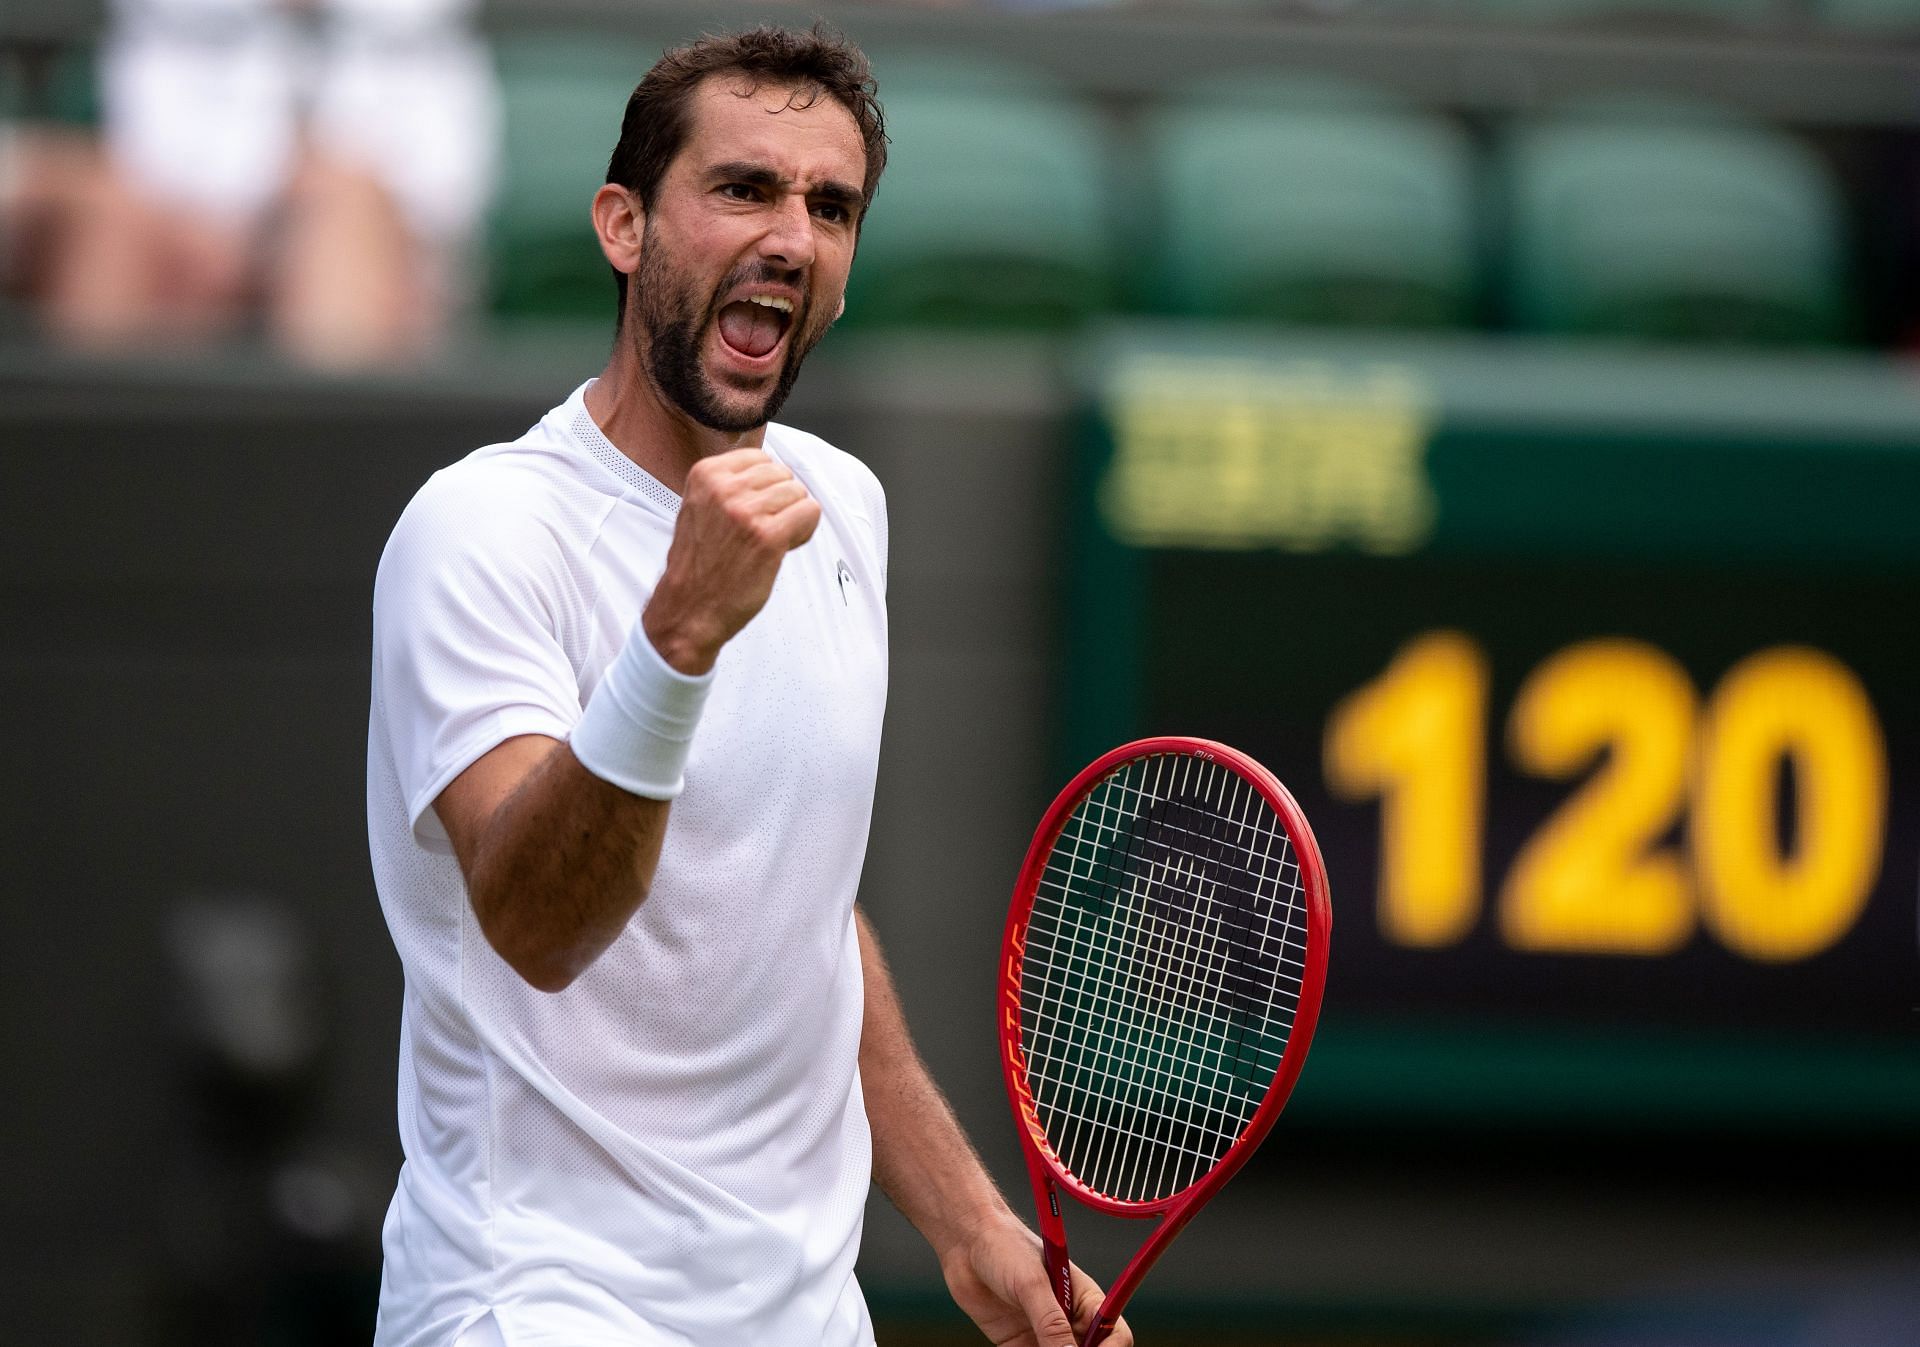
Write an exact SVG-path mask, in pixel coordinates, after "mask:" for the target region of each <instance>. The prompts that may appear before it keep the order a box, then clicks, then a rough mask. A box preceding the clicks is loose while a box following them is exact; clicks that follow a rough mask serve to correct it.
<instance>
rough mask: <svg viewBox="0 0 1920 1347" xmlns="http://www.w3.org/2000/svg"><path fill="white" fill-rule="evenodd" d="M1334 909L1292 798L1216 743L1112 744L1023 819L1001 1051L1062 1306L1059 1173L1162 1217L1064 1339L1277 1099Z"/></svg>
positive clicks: (1307, 1038)
mask: <svg viewBox="0 0 1920 1347" xmlns="http://www.w3.org/2000/svg"><path fill="white" fill-rule="evenodd" d="M1331 921H1332V915H1331V912H1330V909H1329V906H1328V900H1327V876H1326V868H1325V866H1324V865H1323V864H1322V863H1321V860H1320V849H1319V847H1318V845H1317V844H1316V843H1315V842H1314V840H1313V834H1312V832H1311V831H1309V830H1308V828H1307V821H1306V817H1305V816H1304V815H1303V814H1302V813H1301V812H1300V806H1299V805H1298V804H1296V803H1295V802H1294V799H1293V797H1292V796H1291V795H1289V794H1288V793H1287V789H1286V787H1285V786H1282V785H1281V784H1280V782H1279V781H1278V780H1276V779H1275V778H1274V776H1273V774H1272V773H1271V772H1269V771H1267V770H1266V769H1265V768H1264V767H1262V766H1260V764H1259V763H1257V762H1255V761H1253V759H1251V758H1249V757H1247V756H1246V755H1245V754H1243V753H1239V752H1236V751H1235V750H1233V749H1231V748H1228V747H1226V746H1225V745H1224V744H1216V743H1212V742H1210V741H1208V740H1205V739H1183V738H1157V739H1142V740H1140V741H1138V742H1137V743H1131V744H1126V745H1124V746H1122V747H1120V748H1116V749H1114V750H1113V751H1112V752H1110V753H1107V754H1105V755H1104V756H1102V757H1101V758H1099V759H1097V760H1096V761H1095V762H1093V763H1092V764H1091V765H1089V766H1088V767H1087V768H1086V770H1084V771H1082V772H1081V773H1080V774H1079V775H1078V776H1076V777H1075V778H1074V779H1073V781H1072V782H1071V783H1070V784H1069V785H1068V786H1067V788H1066V789H1065V790H1063V791H1061V792H1060V795H1059V798H1057V799H1056V800H1055V801H1054V802H1053V806H1052V807H1051V808H1050V809H1048V810H1047V814H1046V817H1045V818H1044V819H1042V820H1041V823H1040V827H1039V830H1038V831H1036V832H1035V833H1034V836H1033V845H1032V846H1031V847H1029V848H1028V850H1027V859H1026V864H1025V865H1024V866H1022V867H1021V870H1020V879H1019V882H1018V883H1017V884H1016V885H1015V887H1014V892H1013V903H1012V907H1011V909H1010V910H1009V911H1008V913H1007V930H1006V937H1005V940H1004V942H1003V944H1002V947H1001V971H1000V1063H1001V1067H1002V1069H1003V1071H1004V1073H1005V1075H1006V1082H1007V1096H1008V1099H1009V1101H1010V1102H1011V1103H1012V1105H1013V1112H1014V1117H1015V1119H1016V1121H1017V1123H1018V1125H1019V1132H1020V1141H1021V1145H1022V1147H1023V1148H1024V1150H1025V1152H1026V1159H1027V1172H1028V1174H1029V1175H1030V1177H1031V1178H1032V1180H1033V1196H1034V1203H1035V1206H1036V1207H1037V1209H1038V1215H1039V1222H1040V1238H1041V1243H1042V1245H1043V1247H1044V1250H1045V1258H1046V1267H1047V1275H1048V1279H1049V1280H1050V1281H1051V1283H1052V1285H1053V1291H1054V1295H1055V1296H1056V1297H1057V1298H1058V1299H1059V1301H1060V1305H1061V1308H1062V1309H1064V1310H1065V1311H1066V1312H1067V1318H1068V1320H1069V1321H1071V1320H1072V1318H1073V1299H1072V1276H1071V1272H1070V1270H1069V1264H1068V1262H1067V1235H1066V1225H1065V1223H1064V1222H1063V1220H1062V1219H1061V1211H1060V1194H1061V1192H1063V1191H1064V1192H1065V1193H1066V1194H1067V1195H1068V1196H1070V1197H1072V1198H1075V1199H1076V1200H1078V1201H1079V1202H1081V1203H1082V1204H1084V1205H1086V1206H1088V1207H1091V1208H1093V1209H1094V1210H1095V1211H1100V1212H1105V1213H1107V1214H1109V1215H1113V1216H1130V1217H1158V1218H1160V1224H1159V1226H1158V1227H1156V1228H1155V1229H1154V1231H1153V1232H1152V1233H1151V1234H1150V1235H1149V1236H1148V1237H1147V1240H1146V1242H1145V1243H1144V1244H1142V1245H1141V1247H1140V1251H1139V1252H1138V1253H1136V1254H1135V1255H1134V1256H1133V1261H1132V1262H1130V1263H1128V1264H1127V1267H1126V1270H1125V1271H1123V1272H1122V1273H1121V1274H1120V1276H1119V1279H1118V1280H1116V1281H1115V1282H1114V1283H1113V1284H1112V1286H1111V1287H1110V1288H1109V1289H1108V1291H1107V1298H1106V1300H1105V1301H1104V1302H1103V1303H1102V1304H1101V1306H1100V1310H1099V1313H1098V1315H1097V1316H1096V1318H1095V1320H1094V1323H1093V1327H1092V1328H1091V1329H1090V1330H1089V1331H1088V1333H1087V1336H1086V1339H1085V1341H1084V1342H1083V1343H1082V1344H1081V1347H1098V1344H1099V1343H1100V1341H1101V1340H1102V1339H1103V1338H1105V1337H1106V1336H1107V1334H1108V1333H1109V1332H1110V1331H1111V1330H1112V1328H1113V1325H1114V1323H1115V1322H1116V1321H1117V1320H1118V1319H1119V1318H1120V1312H1121V1310H1122V1309H1124V1308H1125V1306H1126V1304H1127V1301H1128V1300H1129V1299H1131V1298H1132V1296H1133V1293H1134V1291H1135V1290H1137V1289H1138V1288H1139V1285H1140V1281H1141V1279H1142V1278H1143V1277H1145V1276H1146V1274H1147V1270H1148V1269H1149V1268H1151V1267H1152V1266H1153V1264H1154V1261H1155V1260H1156V1259H1157V1258H1159V1256H1160V1255H1161V1254H1162V1253H1163V1252H1165V1251H1166V1248H1167V1245H1168V1244H1170V1243H1172V1241H1173V1237H1174V1236H1175V1235H1177V1234H1179V1232H1180V1230H1181V1229H1182V1228H1183V1227H1184V1226H1185V1225H1186V1223H1187V1222H1188V1221H1190V1220H1192V1219H1193V1217H1194V1215H1195V1214H1196V1213H1197V1212H1198V1211H1199V1210H1200V1208H1201V1207H1202V1206H1204V1205H1205V1204H1206V1202H1207V1200H1208V1199H1209V1198H1211V1197H1212V1196H1213V1195H1214V1193H1215V1192H1217V1191H1219V1188H1220V1185H1222V1184H1223V1183H1225V1182H1226V1181H1227V1179H1228V1178H1230V1177H1231V1176H1232V1175H1233V1173H1234V1171H1236V1170H1238V1169H1239V1168H1240V1166H1241V1165H1243V1164H1245V1163H1246V1162H1247V1159H1248V1158H1249V1157H1250V1156H1251V1155H1252V1154H1253V1151H1254V1148H1255V1147H1256V1146H1258V1145H1259V1144H1260V1142H1261V1140H1262V1139H1263V1138H1264V1137H1265V1136H1266V1134H1267V1132H1268V1130H1269V1129H1271V1128H1272V1126H1273V1124H1274V1121H1275V1120H1276V1119H1277V1118H1278V1117H1279V1116H1280V1109H1281V1106H1282V1105H1284V1104H1285V1103H1286V1100H1287V1095H1288V1093H1289V1092H1290V1091H1291V1090H1292V1089H1293V1083H1294V1081H1295V1080H1296V1079H1297V1078H1298V1077H1299V1075H1300V1068H1301V1065H1302V1064H1303V1063H1304V1062H1305V1061H1306V1057H1307V1046H1308V1044H1309V1043H1310V1042H1311V1041H1312V1038H1313V1026H1314V1020H1315V1019H1316V1017H1317V1016H1318V1014H1319V1010H1320V992H1321V988H1322V986H1323V985H1324V983H1325V981H1326V967H1327V936H1328V929H1329V926H1330V924H1331Z"/></svg>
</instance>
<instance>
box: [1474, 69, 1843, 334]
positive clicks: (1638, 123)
mask: <svg viewBox="0 0 1920 1347" xmlns="http://www.w3.org/2000/svg"><path fill="white" fill-rule="evenodd" d="M1500 166H1501V178H1502V186H1503V189H1504V192H1503V194H1504V197H1505V200H1506V203H1507V206H1508V209H1509V212H1510V213H1509V216H1508V228H1509V236H1508V239H1507V245H1506V248H1505V253H1506V258H1507V264H1508V266H1509V268H1510V271H1509V275H1508V281H1509V284H1508V296H1507V297H1508V302H1509V305H1510V309H1511V316H1512V317H1513V319H1514V320H1515V322H1516V324H1517V325H1519V326H1521V327H1524V328H1528V329H1531V330H1536V331H1543V332H1556V333H1588V334H1605V335H1613V336H1631V337H1641V338H1651V339H1666V340H1679V341H1757V342H1831V341H1836V340H1840V339H1842V338H1843V337H1845V336H1846V335H1847V332H1848V317H1849V315H1848V312H1847V309H1848V305H1847V303H1846V301H1845V299H1844V275H1843V266H1844V260H1843V252H1844V245H1843V241H1842V202H1841V199H1840V193H1839V189H1838V187H1837V185H1836V184H1835V182H1834V180H1833V177H1832V174H1831V173H1830V171H1829V170H1828V169H1827V167H1826V166H1825V165H1824V164H1823V163H1822V161H1821V160H1820V159H1819V158H1818V157H1817V156H1816V155H1815V154H1814V153H1813V151H1812V150H1811V149H1809V148H1808V147H1806V146H1805V145H1803V144H1801V143H1800V142H1799V141H1797V140H1795V139H1794V138H1793V137H1791V136H1790V135H1787V134H1785V133H1782V132H1778V131H1773V130H1769V129H1766V128H1763V127H1759V126H1753V125H1748V124H1744V123H1741V122H1738V121H1734V120H1732V119H1721V118H1717V117H1715V116H1713V115H1711V114H1708V113H1704V112H1702V113H1695V114H1688V113H1686V112H1683V111H1681V110H1664V109H1663V110H1658V111H1656V110H1653V109H1648V110H1646V111H1644V112H1639V113H1636V112H1631V111H1629V110H1626V109H1614V110H1606V109H1601V108H1597V107H1596V108H1594V109H1591V110H1589V111H1586V112H1574V113H1568V114H1566V115H1563V116H1559V117H1554V118H1549V119H1545V120H1542V121H1539V122H1535V123H1532V124H1527V125H1523V126H1521V127H1519V128H1518V129H1517V130H1516V131H1515V132H1514V133H1513V134H1512V135H1511V136H1510V137H1509V138H1508V139H1507V141H1506V143H1505V145H1504V148H1503V155H1502V157H1501V161H1500Z"/></svg>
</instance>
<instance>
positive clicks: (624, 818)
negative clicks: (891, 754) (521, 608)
mask: <svg viewBox="0 0 1920 1347" xmlns="http://www.w3.org/2000/svg"><path fill="white" fill-rule="evenodd" d="M819 520H820V507H819V505H818V504H816V503H815V502H814V500H813V499H812V498H811V497H810V496H808V495H807V493H806V489H805V488H804V487H803V486H801V484H800V483H799V481H798V479H796V478H795V477H794V476H793V474H792V473H791V472H789V471H788V470H787V469H786V468H784V467H782V466H781V465H780V464H778V463H776V462H774V461H773V460H772V459H771V458H768V457H767V456H766V455H765V454H764V453H761V452H760V451H759V450H757V449H741V450H734V451H731V452H729V453H725V454H717V455H715V456H713V457H711V458H708V459H704V460H702V461H701V462H700V463H698V464H696V465H695V466H694V469H693V471H692V473H691V474H690V475H689V477H688V480H687V491H686V496H685V497H684V499H683V501H682V504H681V509H680V517H679V519H678V520H677V522H676V524H675V527H674V535H673V543H672V545H671V547H670V548H669V549H668V553H667V562H666V566H665V569H664V570H663V571H662V573H661V577H660V582H659V584H658V585H656V586H655V588H654V592H653V595H652V597H651V598H650V599H649V600H648V602H647V606H646V611H645V612H644V613H643V614H642V616H641V620H640V622H639V623H638V624H637V625H636V626H635V627H634V629H633V631H632V632H631V633H630V634H629V635H628V638H627V640H628V642H629V644H630V645H631V643H632V642H634V641H646V642H648V643H649V644H650V645H651V647H652V650H651V651H649V652H623V653H622V656H621V658H622V659H625V658H630V657H631V656H633V655H636V654H644V655H645V656H646V657H647V658H648V659H653V658H656V656H655V655H654V653H653V652H657V658H658V659H659V660H661V661H664V663H665V664H666V665H667V667H668V668H670V669H672V670H674V671H675V672H677V673H679V674H681V675H688V676H699V675H703V674H706V673H708V672H710V671H711V670H712V669H713V666H714V662H715V660H716V659H717V658H718V656H719V652H720V649H721V647H722V646H724V645H725V644H726V642H727V641H729V640H731V639H732V638H733V636H734V635H735V633H737V632H738V631H739V630H740V629H741V628H742V627H744V626H745V625H746V624H747V622H748V621H750V620H751V619H752V618H753V616H754V614H756V613H758V612H759V611H760V609H761V607H762V606H764V605H765V603H766V601H767V596H768V595H769V594H770V593H771V592H772V589H773V581H774V577H775V576H776V575H777V574H778V571H779V568H780V562H781V560H782V559H783V558H784V557H785V556H786V554H787V553H788V552H789V551H791V550H792V549H793V548H795V547H798V546H800V545H801V544H802V543H804V542H805V541H806V540H807V539H808V538H810V537H812V536H813V531H814V529H815V528H816V527H817V526H818V524H819ZM610 681H611V678H609V679H604V680H603V681H602V683H601V685H600V687H599V689H598V690H597V691H596V692H595V694H594V701H595V703H596V706H597V704H598V703H599V702H600V699H601V698H603V697H608V696H609V695H610V694H609V688H608V683H609V682H610ZM583 751H584V750H583ZM604 751H605V750H604V749H602V750H601V754H604ZM601 754H595V753H589V754H587V757H588V758H589V759H590V760H595V761H598V760H599V759H600V756H601ZM634 766H635V767H636V768H637V767H638V766H639V764H634ZM671 806H672V801H671V800H670V799H656V798H652V797H650V796H647V795H644V794H637V793H634V792H631V791H629V790H626V789H624V788H622V787H621V786H619V785H616V784H614V783H613V781H611V780H607V779H603V778H602V777H601V776H600V775H597V774H595V772H593V771H590V770H589V769H588V768H587V767H586V766H585V764H584V763H583V762H582V760H581V758H580V756H578V755H576V753H575V751H574V749H573V747H572V745H571V744H568V743H562V742H560V741H559V740H556V739H551V738H548V737H546V736H544V735H521V736H519V737H517V738H513V739H508V740H505V741H503V742H501V743H500V744H497V745H495V746H494V747H493V748H492V749H490V750H489V751H488V752H486V753H484V754H482V755H481V756H480V757H479V758H478V759H476V760H475V761H474V762H473V763H472V764H471V765H470V766H468V767H467V769H466V770H465V771H463V772H461V773H460V775H459V776H457V777H455V778H454V779H453V781H452V782H451V783H450V784H449V785H448V786H447V787H446V789H445V790H443V791H442V792H441V793H440V795H439V797H438V798H437V799H436V800H435V801H434V805H433V808H434V811H435V812H436V813H437V814H438V815H439V818H440V821H441V823H442V825H443V826H444V827H445V828H446V830H447V836H448V837H449V839H451V841H452V843H453V850H454V855H455V856H456V857H457V858H458V860H459V862H460V870H461V873H462V874H463V875H464V876H465V877H466V881H467V892H468V895H469V898H470V901H471V902H472V903H473V910H474V915H475V917H476V918H477V919H478V920H479V923H480V929H481V931H482V932H483V933H484V934H485V935H486V937H487V941H488V943H489V944H491V945H492V946H493V948H494V950H495V951H496V952H497V953H498V954H499V955H500V957H501V958H503V959H505V960H506V961H507V962H508V963H509V964H510V965H512V967H513V968H514V970H515V971H516V972H518V973H519V974H520V976H522V977H523V978H525V979H526V980H527V981H528V982H529V983H531V984H532V985H533V986H535V987H538V988H539V989H541V990H542V991H559V990H561V989H563V988H564V987H566V986H567V985H568V984H569V983H571V982H572V981H573V980H574V978H576V977H578V976H579V975H580V974H581V973H582V972H583V971H585V970H586V968H587V967H588V965H590V964H591V963H592V962H593V961H594V960H595V959H597V958H598V957H599V956H600V955H601V953H602V952H603V951H605V950H606V948H607V947H608V946H609V945H611V944H612V943H613V942H614V940H615V939H616V938H617V937H618V936H619V934H620V932H621V930H622V929H623V928H624V927H625V926H626V924H627V922H628V921H629V920H630V919H631V918H632V916H633V914H634V912H635V911H636V910H637V909H638V908H639V906H640V904H641V902H642V901H644V900H645V898H646V896H647V890H648V887H649V886H650V885H651V884H652V882H653V873H654V869H655V867H656V865H657V864H658V863H659V860H660V845H661V842H662V840H663V839H664V838H665V836H666V830H667V816H668V812H669V810H670V809H671Z"/></svg>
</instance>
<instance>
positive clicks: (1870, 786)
mask: <svg viewBox="0 0 1920 1347" xmlns="http://www.w3.org/2000/svg"><path fill="white" fill-rule="evenodd" d="M1782 760H1786V761H1789V762H1791V763H1792V764H1793V770H1794V785H1795V790H1794V796H1795V804H1796V809H1795V814H1796V819H1795V824H1794V829H1793V834H1794V845H1793V854H1792V855H1782V854H1781V849H1780V844H1779V840H1778V839H1777V837H1776V835H1775V827H1774V820H1775V817H1776V809H1775V802H1776V796H1775V790H1776V787H1777V784H1778V780H1779V775H1778V772H1779V766H1780V763H1781V762H1782ZM1886 817H1887V750H1886V743H1885V740H1884V739H1883V737H1882V735H1881V732H1880V724H1879V721H1878V720H1877V719H1876V718H1875V716H1874V713H1873V704H1872V702H1871V701H1869V700H1868V698H1867V693H1866V689H1865V688H1863V687H1861V686H1860V681H1859V680H1858V679H1857V678H1855V677H1854V675H1853V673H1852V672H1851V671H1850V670H1848V669H1847V667H1846V666H1845V665H1843V664H1841V663H1840V662H1839V661H1838V660H1835V659H1834V658H1833V657H1832V656H1830V655H1827V654H1824V653H1822V652H1821V651H1818V650H1810V649H1805V648H1799V647H1786V646H1782V647H1777V648H1775V649H1772V650H1763V651H1761V652H1760V653H1759V654H1757V655H1754V656H1751V657H1750V658H1748V659H1746V660H1743V661H1742V662H1741V663H1740V664H1739V665H1737V666H1735V668H1734V669H1733V670H1732V672H1730V673H1728V674H1727V676H1726V678H1725V679H1723V680H1722V681H1721V683H1720V686H1719V687H1718V688H1716V689H1715V690H1714V694H1713V699H1712V701H1710V702H1709V703H1708V705H1707V713H1706V721H1705V725H1704V728H1703V732H1702V737H1701V749H1700V774H1699V782H1698V784H1697V786H1696V787H1695V799H1694V809H1693V823H1692V831H1693V854H1694V864H1695V866H1696V868H1697V869H1698V872H1699V876H1700V889H1701V893H1700V897H1701V908H1702V915H1703V916H1704V918H1705V920H1706V922H1707V924H1708V926H1710V927H1711V928H1712V929H1713V932H1714V934H1716V935H1717V936H1719V938H1720V940H1721V942H1722V943H1723V944H1725V945H1726V946H1727V948H1729V949H1731V950H1733V951H1735V952H1736V953H1739V954H1744V955H1746V956H1747V957H1748V958H1750V959H1759V960H1766V961H1769V962H1779V961H1784V960H1789V959H1805V958H1808V957H1810V956H1812V955H1815V954H1818V953H1819V952H1820V951H1822V950H1824V949H1826V948H1827V947H1828V946H1830V945H1832V944H1833V943H1834V942H1835V941H1837V940H1839V939H1840V937H1841V936H1843V935H1845V934H1846V933H1847V930H1848V929H1849V928H1850V927H1851V926H1852V925H1853V923H1854V920H1855V918H1857V917H1858V916H1859V915H1860V910H1861V909H1862V908H1863V907H1865V906H1866V902H1867V898H1868V896H1869V895H1870V894H1871V893H1872V891H1873V885H1874V882H1875V881H1876V880H1877V879H1878V878H1879V875H1880V859H1881V846H1882V843H1883V841H1884V833H1885V828H1886Z"/></svg>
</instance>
